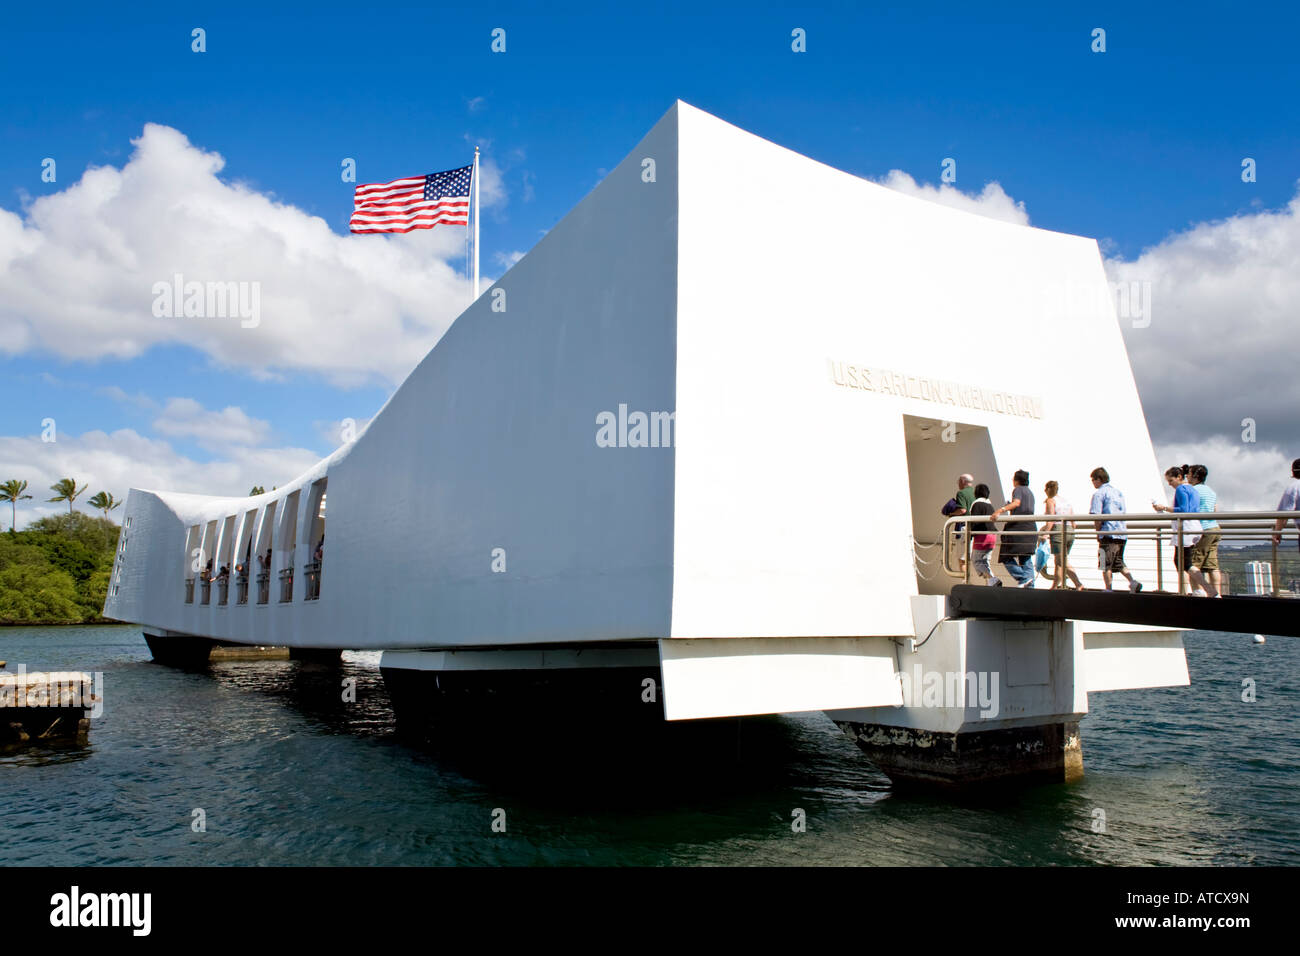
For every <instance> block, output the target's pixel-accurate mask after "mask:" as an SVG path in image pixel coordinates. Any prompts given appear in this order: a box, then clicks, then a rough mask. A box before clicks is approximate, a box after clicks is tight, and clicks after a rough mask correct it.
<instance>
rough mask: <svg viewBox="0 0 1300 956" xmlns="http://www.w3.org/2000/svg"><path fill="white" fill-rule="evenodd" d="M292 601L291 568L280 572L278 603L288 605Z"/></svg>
mask: <svg viewBox="0 0 1300 956" xmlns="http://www.w3.org/2000/svg"><path fill="white" fill-rule="evenodd" d="M292 600H293V568H292V567H287V568H284V569H283V570H281V571H280V603H281V604H288V603H289V602H290V601H292Z"/></svg>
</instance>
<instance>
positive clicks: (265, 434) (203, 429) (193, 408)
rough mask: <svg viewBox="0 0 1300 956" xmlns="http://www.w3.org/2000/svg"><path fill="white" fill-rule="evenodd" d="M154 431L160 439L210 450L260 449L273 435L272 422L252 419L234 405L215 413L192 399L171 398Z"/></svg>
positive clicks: (157, 419)
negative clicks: (185, 440) (180, 440)
mask: <svg viewBox="0 0 1300 956" xmlns="http://www.w3.org/2000/svg"><path fill="white" fill-rule="evenodd" d="M153 427H154V430H155V431H157V432H158V433H159V434H160V435H166V436H168V437H170V438H193V439H194V440H195V441H196V442H198V444H199V445H201V446H202V447H204V448H209V449H211V448H222V447H225V446H229V445H260V444H262V443H263V442H265V441H266V440H267V438H269V437H270V434H271V424H270V422H267V421H264V420H262V419H260V418H251V417H250V416H249V415H248V414H247V413H246V412H245V411H244V410H243V409H242V408H236V407H235V406H233V405H231V406H228V407H226V408H223V409H222V410H221V411H212V410H210V409H207V408H204V407H203V406H202V405H200V404H199V403H198V402H196V401H195V400H194V399H192V398H169V399H168V400H167V404H166V405H165V406H163V409H162V412H161V414H160V415H159V416H158V418H156V419H154V423H153Z"/></svg>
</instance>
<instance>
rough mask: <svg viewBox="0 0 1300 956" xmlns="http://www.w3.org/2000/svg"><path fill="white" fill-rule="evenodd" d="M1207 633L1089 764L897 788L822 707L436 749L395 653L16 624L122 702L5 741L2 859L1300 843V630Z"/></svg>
mask: <svg viewBox="0 0 1300 956" xmlns="http://www.w3.org/2000/svg"><path fill="white" fill-rule="evenodd" d="M1185 643H1186V645H1187V660H1188V665H1189V668H1190V670H1191V676H1192V684H1191V686H1190V687H1184V688H1162V689H1156V690H1132V691H1117V692H1111V693H1106V694H1097V695H1093V697H1092V699H1091V701H1090V706H1091V708H1092V710H1091V713H1090V714H1089V715H1088V716H1087V717H1086V718H1084V720H1083V721H1082V723H1081V725H1080V726H1081V730H1082V735H1083V750H1084V763H1085V768H1086V775H1085V777H1084V779H1083V780H1082V781H1079V782H1077V783H1075V784H1070V785H1058V786H1036V787H1031V788H1027V789H1022V790H1016V791H1012V792H1006V791H1002V792H998V793H996V794H989V795H985V796H966V797H960V798H956V797H947V796H940V795H932V794H915V793H908V792H896V791H894V790H893V789H891V787H890V785H889V782H888V780H887V779H886V778H885V777H884V776H883V775H881V774H880V773H879V772H878V771H876V770H875V769H874V768H873V767H872V766H871V765H870V763H868V761H867V760H866V758H865V757H864V756H863V755H862V754H861V753H860V752H859V751H858V749H857V748H856V747H855V746H854V744H853V743H852V742H851V741H850V740H848V739H847V738H846V737H844V736H843V735H842V734H841V733H840V732H839V731H838V730H837V728H836V727H835V726H834V724H832V723H831V722H830V720H828V719H827V718H826V717H825V716H823V715H821V714H799V715H793V716H783V717H767V718H750V719H745V720H741V721H732V722H729V729H727V731H726V733H724V734H721V735H719V733H718V732H717V730H718V728H717V726H716V725H715V726H714V727H713V728H712V731H711V732H710V733H709V734H707V735H706V734H703V733H701V734H699V735H696V737H695V738H693V737H692V735H691V734H690V733H689V732H688V733H686V734H684V735H683V736H682V738H681V742H680V749H678V750H673V749H667V750H665V749H663V748H658V749H654V748H646V749H644V750H643V749H641V748H640V747H639V745H638V743H637V741H636V739H635V738H634V737H629V738H626V739H623V738H621V737H620V736H619V734H618V733H617V730H618V728H601V729H602V730H603V731H605V732H604V733H602V734H601V735H599V736H596V737H593V738H591V739H586V738H571V739H567V740H556V739H554V735H548V734H547V733H546V731H545V730H544V729H541V728H540V727H539V726H537V725H534V724H533V723H532V722H530V721H528V720H521V721H519V722H518V724H517V725H512V727H511V728H510V729H509V730H507V731H505V732H501V731H499V730H498V731H494V732H493V733H492V734H491V735H487V736H484V735H481V734H476V733H475V729H474V728H463V733H461V734H459V738H460V739H459V740H458V741H457V742H456V743H457V745H456V746H452V747H436V748H434V747H430V746H416V745H413V744H411V743H409V742H407V741H406V740H405V739H404V738H401V737H399V736H398V735H397V734H396V733H395V729H394V723H393V718H392V712H391V708H390V705H389V701H388V697H387V695H386V693H385V690H384V684H383V680H382V678H381V677H380V675H379V671H378V668H377V663H378V655H377V654H347V655H345V659H344V663H343V665H342V667H341V668H331V667H328V666H326V667H322V666H321V665H319V664H311V663H303V662H298V661H257V662H240V661H230V662H224V663H217V664H214V665H213V666H212V667H211V669H210V670H209V671H207V672H202V673H188V672H184V671H180V670H174V669H170V668H167V667H163V666H160V665H157V664H154V663H153V662H152V661H151V660H150V657H149V652H148V649H147V647H146V646H145V643H144V639H143V637H142V636H141V633H140V631H139V629H138V628H135V627H63V628H6V629H3V630H0V659H4V660H7V661H8V662H9V669H10V670H13V669H15V668H16V667H17V666H18V665H19V664H24V665H26V667H27V668H28V670H37V669H41V670H84V671H91V672H95V671H101V672H103V681H104V684H103V687H104V697H105V707H104V712H103V714H102V716H100V717H98V718H96V719H95V720H93V721H92V723H91V731H90V740H89V743H88V745H85V746H73V747H62V748H35V749H33V748H28V749H23V750H18V751H14V752H10V753H4V754H0V864H4V865H16V864H17V865H59V866H84V865H113V864H117V865H260V864H266V865H367V864H401V865H453V866H455V865H593V864H594V865H649V866H663V865H728V866H734V865H837V866H842V865H914V864H917V865H936V864H937V865H952V866H960V865H1000V864H1006V865H1067V866H1068V865H1090V864H1108V865H1109V864H1126V865H1133V864H1136V865H1149V864H1151V865H1162V864H1190V865H1202V864H1203V865H1209V864H1238V865H1252V864H1274V865H1276V864H1282V865H1295V864H1297V863H1300V837H1298V836H1297V833H1296V829H1295V821H1296V820H1297V819H1300V789H1298V788H1297V786H1296V779H1297V778H1296V774H1297V771H1298V770H1300V745H1298V744H1297V737H1298V736H1300V640H1297V639H1291V638H1273V639H1270V640H1269V641H1268V642H1267V643H1265V644H1255V643H1253V642H1252V636H1251V635H1249V634H1224V633H1212V632H1201V631H1197V632H1191V633H1188V634H1187V635H1186V638H1185ZM349 687H352V688H354V697H355V700H345V699H344V698H345V697H347V696H349V692H348V688H349ZM1251 697H1253V698H1254V699H1253V700H1249V699H1243V698H1251ZM599 719H600V717H599V714H593V715H592V721H593V723H594V722H598V721H599ZM687 730H689V728H687ZM610 731H612V732H610ZM801 823H802V826H801V825H800V824H801Z"/></svg>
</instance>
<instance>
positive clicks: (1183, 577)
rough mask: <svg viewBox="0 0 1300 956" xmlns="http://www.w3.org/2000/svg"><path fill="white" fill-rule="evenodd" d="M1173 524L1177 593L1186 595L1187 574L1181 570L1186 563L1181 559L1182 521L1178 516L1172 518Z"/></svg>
mask: <svg viewBox="0 0 1300 956" xmlns="http://www.w3.org/2000/svg"><path fill="white" fill-rule="evenodd" d="M1174 524H1175V527H1176V529H1177V533H1178V547H1177V548H1176V549H1175V550H1174V561H1175V563H1176V564H1177V565H1178V567H1177V571H1178V593H1179V594H1181V595H1184V596H1185V595H1186V594H1187V573H1186V572H1185V571H1184V570H1183V568H1184V567H1186V565H1187V561H1186V560H1185V559H1184V557H1183V548H1184V545H1183V519H1182V518H1181V517H1179V516H1178V515H1175V516H1174Z"/></svg>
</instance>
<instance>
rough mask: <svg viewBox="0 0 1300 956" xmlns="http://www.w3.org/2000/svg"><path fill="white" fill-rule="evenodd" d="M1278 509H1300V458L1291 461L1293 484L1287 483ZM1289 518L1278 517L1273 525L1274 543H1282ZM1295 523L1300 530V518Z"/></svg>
mask: <svg viewBox="0 0 1300 956" xmlns="http://www.w3.org/2000/svg"><path fill="white" fill-rule="evenodd" d="M1277 510H1278V511H1300V458H1297V459H1296V460H1295V461H1293V462H1291V484H1289V485H1287V486H1286V490H1285V491H1283V492H1282V499H1281V500H1280V501H1279V502H1278V503H1277ZM1287 520H1288V519H1286V518H1278V519H1277V522H1276V523H1275V524H1274V525H1273V543H1274V544H1281V543H1282V535H1281V533H1280V532H1281V531H1282V529H1283V528H1285V527H1286V523H1287ZM1293 523H1294V524H1295V526H1296V530H1298V531H1300V518H1296V519H1295V520H1294V522H1293Z"/></svg>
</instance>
